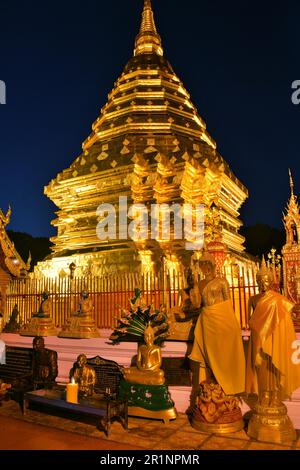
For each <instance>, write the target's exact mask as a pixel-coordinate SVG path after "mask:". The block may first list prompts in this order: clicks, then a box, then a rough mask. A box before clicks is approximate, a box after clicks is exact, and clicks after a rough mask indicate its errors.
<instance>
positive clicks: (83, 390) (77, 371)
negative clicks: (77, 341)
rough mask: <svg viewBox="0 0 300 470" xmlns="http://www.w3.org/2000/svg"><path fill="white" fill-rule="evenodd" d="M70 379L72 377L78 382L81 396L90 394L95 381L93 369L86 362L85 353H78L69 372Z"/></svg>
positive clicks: (92, 391)
mask: <svg viewBox="0 0 300 470" xmlns="http://www.w3.org/2000/svg"><path fill="white" fill-rule="evenodd" d="M69 377H70V380H72V378H74V380H75V382H76V383H78V389H79V393H80V394H81V395H83V396H92V395H93V393H94V387H95V383H96V372H95V369H94V368H93V367H92V366H90V365H88V364H87V357H86V355H85V354H80V355H79V356H78V357H77V361H76V362H75V363H74V365H73V367H72V369H71V370H70V374H69Z"/></svg>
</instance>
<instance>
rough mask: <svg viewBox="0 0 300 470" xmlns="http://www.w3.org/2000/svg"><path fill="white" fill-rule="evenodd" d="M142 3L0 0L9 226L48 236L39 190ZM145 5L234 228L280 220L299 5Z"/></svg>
mask: <svg viewBox="0 0 300 470" xmlns="http://www.w3.org/2000/svg"><path fill="white" fill-rule="evenodd" d="M142 4H143V2H142V0H114V1H102V0H98V1H96V0H84V1H83V0H82V1H80V0H72V1H66V0H62V1H60V2H58V1H55V0H54V1H44V2H41V1H35V0H31V1H30V0H27V1H26V2H25V1H16V0H0V80H4V81H5V82H6V86H7V104H6V105H1V106H0V144H1V147H0V148H1V151H0V159H1V160H0V163H1V180H0V207H1V208H2V209H3V211H6V210H7V207H8V204H9V203H10V204H11V205H12V209H13V213H12V222H11V224H10V226H9V228H11V229H14V230H18V231H24V232H28V233H30V234H32V235H45V236H49V235H50V234H54V230H53V229H52V228H51V226H50V221H51V220H52V219H53V218H54V211H55V210H56V208H55V206H54V205H53V204H52V203H51V202H50V201H49V200H48V199H47V198H46V196H44V195H43V188H44V186H45V185H46V184H47V183H48V182H49V181H50V180H51V179H52V178H54V177H55V176H56V174H57V173H58V172H59V171H61V170H62V169H64V168H66V167H68V166H69V164H70V163H71V162H72V161H73V160H74V159H75V158H76V157H77V156H78V155H79V153H80V150H81V143H82V142H83V140H84V139H85V138H86V137H87V135H88V134H89V133H90V128H91V124H92V122H93V121H94V120H95V119H96V118H97V117H98V115H99V112H100V109H101V107H102V106H103V105H104V104H105V102H106V97H107V93H108V92H109V91H110V90H111V89H112V87H113V83H114V81H115V80H116V79H117V78H118V76H119V75H120V74H121V72H122V69H123V67H124V66H125V64H126V62H127V61H128V59H129V58H130V57H131V54H132V50H133V45H134V39H135V35H136V34H137V32H138V29H139V24H140V14H141V9H142ZM276 5H277V4H275V3H274V4H273V3H271V2H267V1H261V2H260V3H255V2H253V1H249V2H248V1H243V2H240V3H239V4H237V3H236V2H230V1H229V2H224V1H222V2H221V1H213V0H184V1H180V0H153V8H154V10H155V17H156V24H157V27H158V30H159V33H160V35H161V37H162V39H163V45H164V49H165V54H166V56H167V58H168V60H169V61H170V62H171V64H172V66H173V67H174V69H175V72H176V73H177V75H178V76H179V77H180V78H181V79H182V80H183V83H184V84H185V87H186V88H187V90H188V91H189V92H190V94H191V97H192V101H193V102H194V103H195V105H196V106H197V108H198V111H199V114H200V115H201V116H202V118H203V119H204V120H205V121H206V123H207V128H208V131H209V132H210V134H211V135H212V137H213V138H214V139H215V140H216V141H217V143H218V149H219V151H220V153H221V154H222V155H223V157H224V158H225V160H227V162H228V163H229V164H230V166H231V168H232V170H233V171H234V173H235V174H236V175H237V176H238V177H239V178H240V180H241V181H242V182H243V183H244V184H245V185H246V186H247V187H248V189H249V194H250V198H249V199H248V201H247V203H246V204H245V206H244V207H243V210H242V218H243V220H244V222H245V223H246V224H248V225H249V224H254V223H256V222H264V223H267V224H270V225H272V226H275V227H279V228H280V227H281V214H282V210H283V209H284V207H285V204H286V202H287V199H288V196H289V186H288V171H287V169H288V167H289V166H290V167H291V168H292V170H293V174H294V179H295V186H296V188H295V190H296V192H297V190H298V191H299V194H300V132H299V124H300V105H299V106H295V105H293V104H292V101H291V94H292V90H291V84H292V82H293V81H294V80H297V79H300V55H299V40H300V28H299V24H300V8H299V6H298V7H297V8H296V7H295V6H293V7H292V6H291V4H289V3H287V2H285V3H284V4H282V3H280V4H278V7H277V6H276Z"/></svg>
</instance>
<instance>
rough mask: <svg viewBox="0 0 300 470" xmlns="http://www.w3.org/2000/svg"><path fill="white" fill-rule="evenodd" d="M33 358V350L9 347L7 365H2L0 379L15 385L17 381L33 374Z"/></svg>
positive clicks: (7, 349)
mask: <svg viewBox="0 0 300 470" xmlns="http://www.w3.org/2000/svg"><path fill="white" fill-rule="evenodd" d="M32 357H33V350H32V349H29V348H17V347H12V346H7V347H6V364H1V365H0V379H2V380H3V381H4V382H6V383H10V384H13V383H14V382H15V381H16V380H18V379H22V377H24V376H26V375H28V374H31V372H32Z"/></svg>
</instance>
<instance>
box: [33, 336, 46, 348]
mask: <svg viewBox="0 0 300 470" xmlns="http://www.w3.org/2000/svg"><path fill="white" fill-rule="evenodd" d="M32 347H33V349H34V350H35V351H41V350H42V349H44V348H45V340H44V338H43V337H42V336H36V337H35V338H34V339H33V342H32Z"/></svg>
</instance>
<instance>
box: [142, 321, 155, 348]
mask: <svg viewBox="0 0 300 470" xmlns="http://www.w3.org/2000/svg"><path fill="white" fill-rule="evenodd" d="M154 337H155V333H154V329H153V328H152V326H151V325H150V324H149V325H148V326H147V328H145V331H144V339H145V343H146V344H149V345H152V344H153V342H154Z"/></svg>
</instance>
